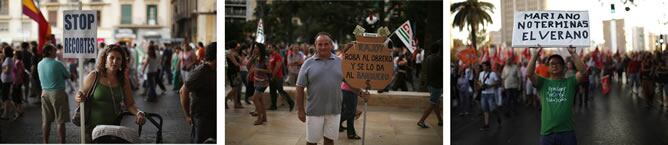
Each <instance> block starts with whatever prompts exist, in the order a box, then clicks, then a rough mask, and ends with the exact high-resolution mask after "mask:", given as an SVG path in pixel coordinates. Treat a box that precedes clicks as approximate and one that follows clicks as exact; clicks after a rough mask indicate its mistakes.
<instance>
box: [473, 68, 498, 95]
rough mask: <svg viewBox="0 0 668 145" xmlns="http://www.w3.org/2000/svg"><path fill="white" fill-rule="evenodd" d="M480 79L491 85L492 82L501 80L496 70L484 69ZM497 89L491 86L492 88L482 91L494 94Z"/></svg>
mask: <svg viewBox="0 0 668 145" xmlns="http://www.w3.org/2000/svg"><path fill="white" fill-rule="evenodd" d="M478 80H480V82H483V83H484V84H486V85H491V84H494V83H495V82H497V81H499V77H498V76H497V75H496V73H494V72H486V71H483V72H480V75H479V76H478ZM495 91H496V90H495V89H494V88H491V87H490V88H487V89H484V90H482V91H481V93H483V94H494V93H495Z"/></svg>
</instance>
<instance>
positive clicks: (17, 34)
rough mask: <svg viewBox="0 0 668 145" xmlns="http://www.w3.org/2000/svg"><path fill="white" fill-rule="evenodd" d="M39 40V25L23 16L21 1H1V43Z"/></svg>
mask: <svg viewBox="0 0 668 145" xmlns="http://www.w3.org/2000/svg"><path fill="white" fill-rule="evenodd" d="M32 40H37V23H36V22H35V21H33V20H32V19H30V18H28V17H27V16H25V15H23V9H22V4H21V1H17V0H0V42H7V43H15V42H22V41H32Z"/></svg>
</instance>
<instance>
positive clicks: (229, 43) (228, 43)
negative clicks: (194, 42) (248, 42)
mask: <svg viewBox="0 0 668 145" xmlns="http://www.w3.org/2000/svg"><path fill="white" fill-rule="evenodd" d="M214 43H215V42H214ZM236 46H237V41H234V40H232V41H230V42H227V48H225V50H230V49H232V48H234V47H236Z"/></svg>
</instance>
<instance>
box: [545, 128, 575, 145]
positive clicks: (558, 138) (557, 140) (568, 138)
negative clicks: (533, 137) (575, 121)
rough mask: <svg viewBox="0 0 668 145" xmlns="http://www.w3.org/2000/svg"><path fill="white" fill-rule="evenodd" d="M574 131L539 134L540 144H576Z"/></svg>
mask: <svg viewBox="0 0 668 145" xmlns="http://www.w3.org/2000/svg"><path fill="white" fill-rule="evenodd" d="M577 144H578V142H577V140H576V139H575V132H573V131H567V132H560V133H552V134H549V135H541V136H540V145H577Z"/></svg>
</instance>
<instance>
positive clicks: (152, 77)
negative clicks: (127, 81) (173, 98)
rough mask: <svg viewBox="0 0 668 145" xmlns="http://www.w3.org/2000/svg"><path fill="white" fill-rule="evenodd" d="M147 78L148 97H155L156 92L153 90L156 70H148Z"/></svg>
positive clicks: (156, 74)
mask: <svg viewBox="0 0 668 145" xmlns="http://www.w3.org/2000/svg"><path fill="white" fill-rule="evenodd" d="M146 75H147V77H148V79H147V82H148V84H147V85H148V97H149V98H155V97H156V96H158V94H157V93H156V92H155V86H156V85H157V82H156V81H157V77H158V72H149V73H148V74H146Z"/></svg>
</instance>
